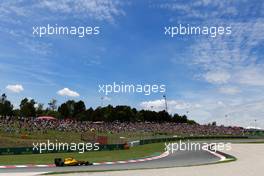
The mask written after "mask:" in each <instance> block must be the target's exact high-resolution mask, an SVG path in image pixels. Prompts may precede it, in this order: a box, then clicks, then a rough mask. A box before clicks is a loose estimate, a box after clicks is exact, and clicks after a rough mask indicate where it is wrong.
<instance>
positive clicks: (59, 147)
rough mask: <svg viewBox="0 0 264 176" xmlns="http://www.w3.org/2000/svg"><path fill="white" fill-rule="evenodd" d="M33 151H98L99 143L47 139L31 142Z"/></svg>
mask: <svg viewBox="0 0 264 176" xmlns="http://www.w3.org/2000/svg"><path fill="white" fill-rule="evenodd" d="M32 145H33V151H37V152H39V153H45V152H49V151H58V152H60V151H72V152H78V153H84V152H85V151H98V150H99V149H100V147H99V143H84V142H81V143H74V142H72V143H67V142H58V141H57V140H56V141H55V142H52V141H50V140H47V141H46V142H33V143H32Z"/></svg>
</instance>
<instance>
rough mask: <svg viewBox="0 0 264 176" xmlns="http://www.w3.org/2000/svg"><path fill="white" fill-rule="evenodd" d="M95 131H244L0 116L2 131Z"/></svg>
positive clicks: (238, 132) (189, 133) (183, 133)
mask: <svg viewBox="0 0 264 176" xmlns="http://www.w3.org/2000/svg"><path fill="white" fill-rule="evenodd" d="M49 130H54V131H58V132H78V133H85V132H94V133H112V134H118V133H129V132H131V133H133V132H137V133H166V134H175V135H179V136H203V135H204V136H207V135H243V133H244V129H243V128H241V127H225V126H216V125H199V124H192V125H191V124H185V123H172V122H166V123H153V122H134V123H132V122H90V121H75V120H69V119H68V120H36V119H34V118H27V119H24V118H20V119H15V120H14V119H12V118H5V119H3V118H2V119H0V131H1V132H4V133H16V134H21V133H28V134H30V133H37V132H40V133H46V132H48V131H49Z"/></svg>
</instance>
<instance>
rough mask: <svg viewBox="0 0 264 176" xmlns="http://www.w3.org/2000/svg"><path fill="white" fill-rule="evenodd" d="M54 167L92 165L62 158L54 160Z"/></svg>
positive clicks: (87, 162)
mask: <svg viewBox="0 0 264 176" xmlns="http://www.w3.org/2000/svg"><path fill="white" fill-rule="evenodd" d="M54 162H55V165H56V166H57V167H62V166H89V165H93V163H90V162H89V161H78V160H76V159H74V158H65V159H64V160H63V159H62V158H55V159H54Z"/></svg>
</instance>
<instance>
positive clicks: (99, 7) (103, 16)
mask: <svg viewBox="0 0 264 176" xmlns="http://www.w3.org/2000/svg"><path fill="white" fill-rule="evenodd" d="M36 6H37V7H39V8H43V9H48V10H50V11H51V12H56V13H63V14H70V15H71V16H76V17H81V18H83V17H87V16H88V17H91V18H93V19H96V20H106V21H109V22H113V21H114V17H115V16H118V15H123V14H124V12H123V11H122V10H121V9H120V8H119V6H120V2H119V1H118V0H75V1H72V0H44V1H40V3H39V4H37V5H36Z"/></svg>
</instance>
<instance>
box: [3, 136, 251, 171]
mask: <svg viewBox="0 0 264 176" xmlns="http://www.w3.org/2000/svg"><path fill="white" fill-rule="evenodd" d="M227 141H228V140H225V142H227ZM247 141H248V140H247ZM197 142H198V141H197ZM203 142H205V141H203ZM207 142H208V141H207ZM210 142H213V141H210ZM218 142H220V141H218ZM236 142H245V141H236ZM88 160H89V159H88ZM219 160H220V158H219V157H217V156H215V155H213V154H211V153H209V152H207V151H204V150H196V151H194V150H193V151H190V150H188V151H177V152H174V153H173V154H170V155H168V156H166V157H164V158H160V159H156V160H151V161H144V162H138V163H125V164H113V165H107V164H102V165H92V166H74V167H40V168H11V169H0V174H1V173H22V172H26V173H29V172H34V173H41V172H67V171H95V170H101V171H103V170H111V171H113V170H128V169H153V168H166V167H179V166H193V165H202V164H210V163H215V162H217V161H219Z"/></svg>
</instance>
